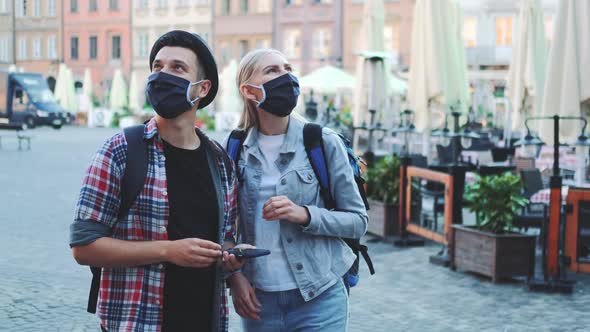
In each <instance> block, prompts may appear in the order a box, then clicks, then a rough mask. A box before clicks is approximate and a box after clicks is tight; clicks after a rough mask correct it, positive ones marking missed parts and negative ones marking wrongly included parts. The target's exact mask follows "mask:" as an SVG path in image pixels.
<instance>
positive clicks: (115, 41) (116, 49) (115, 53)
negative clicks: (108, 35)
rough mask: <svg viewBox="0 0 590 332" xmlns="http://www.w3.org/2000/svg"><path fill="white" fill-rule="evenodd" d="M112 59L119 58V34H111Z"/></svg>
mask: <svg viewBox="0 0 590 332" xmlns="http://www.w3.org/2000/svg"><path fill="white" fill-rule="evenodd" d="M112 51H113V53H112V56H113V59H121V36H113V50H112Z"/></svg>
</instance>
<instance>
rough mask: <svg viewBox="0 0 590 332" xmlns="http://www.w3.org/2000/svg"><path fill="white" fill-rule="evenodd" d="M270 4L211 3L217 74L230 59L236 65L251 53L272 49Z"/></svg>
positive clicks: (260, 0) (268, 0)
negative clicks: (261, 49)
mask: <svg viewBox="0 0 590 332" xmlns="http://www.w3.org/2000/svg"><path fill="white" fill-rule="evenodd" d="M274 1H275V0H220V1H216V2H215V5H214V6H215V7H214V10H215V20H214V25H213V33H214V36H215V37H214V39H213V44H212V45H213V49H214V50H215V57H216V60H217V65H218V67H219V68H220V70H221V69H222V68H224V67H225V66H226V65H227V64H228V63H229V61H231V60H232V59H235V60H238V61H239V60H240V59H241V58H242V57H243V56H244V55H245V54H246V53H248V51H249V50H251V49H254V48H263V47H271V46H273V42H272V41H273V19H274V18H273V15H276V12H273V2H274ZM277 1H278V0H277Z"/></svg>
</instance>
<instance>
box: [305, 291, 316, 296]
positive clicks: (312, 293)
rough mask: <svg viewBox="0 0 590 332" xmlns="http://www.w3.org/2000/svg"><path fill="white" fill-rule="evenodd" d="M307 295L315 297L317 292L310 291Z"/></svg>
mask: <svg viewBox="0 0 590 332" xmlns="http://www.w3.org/2000/svg"><path fill="white" fill-rule="evenodd" d="M307 295H308V296H309V297H313V296H314V295H315V293H314V292H309V293H307Z"/></svg>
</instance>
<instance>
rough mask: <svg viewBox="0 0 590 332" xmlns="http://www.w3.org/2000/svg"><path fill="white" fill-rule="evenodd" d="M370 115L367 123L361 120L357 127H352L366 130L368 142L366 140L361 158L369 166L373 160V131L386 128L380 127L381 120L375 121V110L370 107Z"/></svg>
mask: <svg viewBox="0 0 590 332" xmlns="http://www.w3.org/2000/svg"><path fill="white" fill-rule="evenodd" d="M369 113H370V114H371V117H370V118H369V125H367V123H366V122H364V121H363V123H362V124H361V125H360V126H358V127H353V129H354V130H362V131H367V132H368V133H369V137H368V142H367V150H366V151H365V153H364V154H363V159H364V160H365V162H366V163H367V166H369V167H370V166H371V165H372V164H373V161H374V160H375V153H374V152H373V132H375V131H380V132H385V131H387V130H386V129H384V128H382V127H381V122H377V123H375V114H376V113H377V111H376V110H374V109H371V110H369Z"/></svg>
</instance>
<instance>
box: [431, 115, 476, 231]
mask: <svg viewBox="0 0 590 332" xmlns="http://www.w3.org/2000/svg"><path fill="white" fill-rule="evenodd" d="M451 115H452V116H453V119H454V126H453V127H454V128H453V131H451V130H449V128H448V125H447V123H446V121H445V128H443V129H442V130H440V131H438V132H435V133H433V134H432V136H434V137H440V139H441V145H442V146H444V147H448V146H449V145H451V147H452V161H451V163H450V164H440V165H438V167H435V168H438V169H439V170H444V171H446V172H447V173H448V174H450V175H452V176H453V223H454V224H462V223H463V213H462V208H463V189H464V187H465V173H466V172H467V170H468V169H469V168H470V166H469V165H467V164H465V163H461V162H459V157H460V155H461V148H462V147H463V148H469V147H471V144H472V141H473V140H474V139H478V138H479V135H477V134H475V133H473V132H471V131H470V130H468V129H465V130H463V131H462V132H461V131H460V129H459V128H460V126H459V117H460V116H461V112H456V111H452V112H451Z"/></svg>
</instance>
